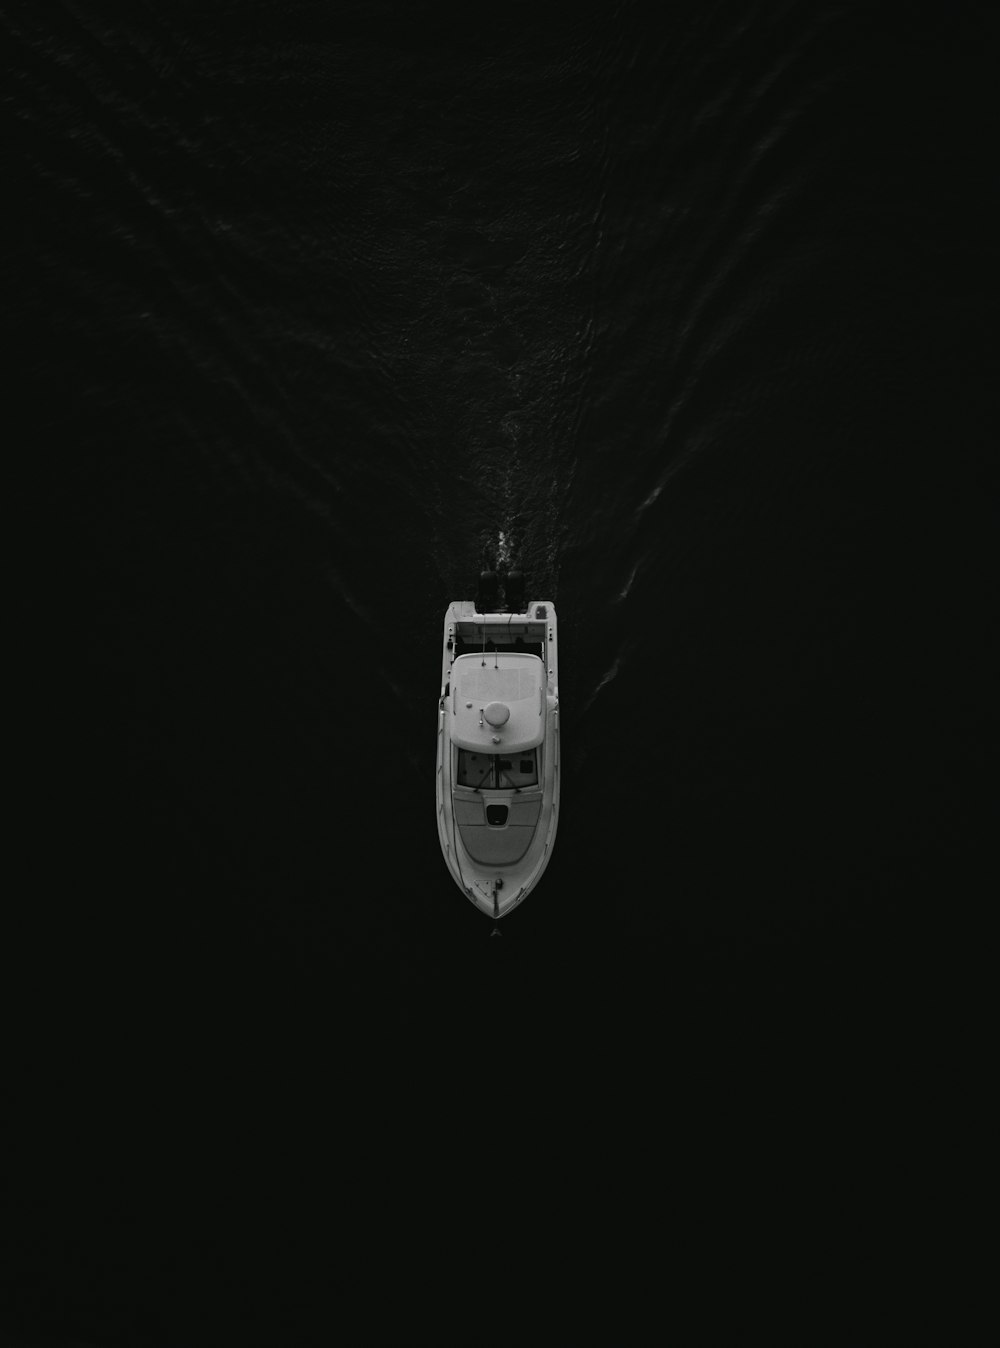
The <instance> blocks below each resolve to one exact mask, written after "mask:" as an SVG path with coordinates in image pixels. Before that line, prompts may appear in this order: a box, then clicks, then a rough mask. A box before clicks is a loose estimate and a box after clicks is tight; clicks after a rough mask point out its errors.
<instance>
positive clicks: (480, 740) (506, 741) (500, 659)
mask: <svg viewBox="0 0 1000 1348" xmlns="http://www.w3.org/2000/svg"><path fill="white" fill-rule="evenodd" d="M451 692H452V696H451V708H452V724H451V738H452V739H453V740H454V742H455V743H456V744H457V745H458V746H459V748H461V749H479V750H482V751H483V752H485V753H493V754H498V753H517V752H518V751H519V750H521V749H530V748H532V747H533V746H534V745H536V744H541V742H542V740H543V739H544V738H545V666H544V665H543V664H542V662H541V660H539V658H538V656H537V655H525V654H520V653H513V652H507V651H487V652H486V653H485V654H478V653H477V654H475V655H460V656H459V657H458V659H457V660H456V661H455V662H454V664H453V665H452V667H451ZM492 703H500V704H502V706H504V707H506V708H507V709H508V711H509V716H508V717H507V719H506V721H505V723H504V724H502V725H491V724H490V722H489V721H488V720H487V719H486V716H485V712H486V709H487V707H489V706H490V705H491V704H492ZM494 719H495V720H499V719H501V718H500V717H496V716H494Z"/></svg>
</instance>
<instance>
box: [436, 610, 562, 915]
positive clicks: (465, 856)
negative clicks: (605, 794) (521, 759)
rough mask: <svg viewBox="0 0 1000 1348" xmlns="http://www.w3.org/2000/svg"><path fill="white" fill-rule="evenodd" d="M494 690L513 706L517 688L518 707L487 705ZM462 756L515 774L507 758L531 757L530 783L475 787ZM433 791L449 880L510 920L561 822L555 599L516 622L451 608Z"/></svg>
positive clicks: (504, 777) (503, 781)
mask: <svg viewBox="0 0 1000 1348" xmlns="http://www.w3.org/2000/svg"><path fill="white" fill-rule="evenodd" d="M456 662H457V663H456ZM519 672H520V673H519ZM518 675H519V678H520V682H518ZM490 689H492V690H493V691H497V690H499V691H500V693H501V695H505V696H507V697H508V698H509V697H511V689H513V690H514V692H513V696H514V697H515V698H519V700H517V701H515V702H512V703H510V704H508V703H498V702H497V701H496V700H495V699H494V700H492V701H489V700H488V699H489V697H490ZM505 689H506V694H504V690H505ZM526 690H527V691H526ZM536 692H537V699H536ZM477 694H478V697H477ZM536 701H537V712H536V711H535V707H536ZM498 706H499V707H500V708H501V713H502V724H501V725H500V726H497V727H493V726H492V724H491V722H490V721H489V720H487V719H486V716H487V714H489V715H492V716H494V717H495V718H496V719H501V717H496V709H497V707H498ZM510 706H514V708H515V714H514V715H513V716H509V715H508V714H507V713H508V712H509V710H510ZM536 718H537V720H536ZM536 726H537V729H536ZM494 730H495V732H496V733H492V732H493V731H494ZM526 735H527V738H526V737H525V736H526ZM512 737H513V738H512ZM519 746H529V747H527V748H524V749H521V748H520V747H519ZM463 751H464V752H466V753H468V752H471V751H478V752H479V758H478V759H475V761H477V762H487V761H488V759H489V757H490V755H491V754H492V753H494V752H495V754H496V759H497V761H498V762H500V763H501V765H502V766H503V767H510V766H511V763H510V761H508V760H504V759H503V758H502V757H501V756H502V755H503V754H504V753H507V754H512V755H513V756H514V757H515V758H516V757H517V755H518V753H519V752H525V753H529V754H531V755H533V758H532V759H530V760H529V761H530V762H532V763H534V764H535V771H534V778H533V779H529V778H525V779H524V780H523V781H521V782H518V780H517V778H516V774H511V775H508V774H505V773H498V774H497V778H498V779H499V780H498V781H497V782H496V783H495V784H491V785H489V786H487V787H482V786H478V785H470V781H471V780H472V779H470V777H469V776H468V773H467V772H463V766H462V764H463V760H462V758H461V755H462V753H463ZM511 777H513V780H512V779H511ZM435 784H436V787H435V795H436V801H435V803H436V807H437V825H438V839H439V842H440V844H441V851H442V854H443V856H444V860H445V864H446V865H447V867H448V870H449V873H450V874H451V877H452V879H453V880H454V881H455V883H456V885H457V886H458V887H459V889H460V890H461V891H462V893H463V894H465V896H466V898H468V899H469V901H470V902H471V903H473V904H474V905H475V907H477V908H478V909H480V911H481V912H483V913H485V914H486V915H487V916H489V917H492V918H501V917H506V915H507V914H508V913H510V912H511V911H512V910H513V909H514V908H516V907H517V906H518V905H519V904H520V903H521V902H522V901H523V900H524V899H525V898H526V897H527V895H528V894H529V893H530V892H531V890H533V889H534V887H535V886H536V885H537V883H538V881H539V880H540V879H541V877H542V875H543V873H544V872H545V869H546V867H547V866H548V863H549V859H550V858H551V855H552V848H553V845H554V843H555V837H556V830H557V827H558V821H559V785H560V763H559V665H558V632H557V623H556V613H555V606H554V605H553V604H552V603H551V601H547V600H534V601H532V602H530V603H528V604H527V605H526V606H525V611H524V612H523V613H514V614H507V613H485V614H484V613H479V612H477V611H476V609H475V606H474V605H473V603H472V602H471V601H455V602H454V603H452V604H450V605H449V607H448V610H447V613H446V615H445V622H444V637H443V645H442V666H441V692H440V696H439V699H438V725H437V754H436V771H435Z"/></svg>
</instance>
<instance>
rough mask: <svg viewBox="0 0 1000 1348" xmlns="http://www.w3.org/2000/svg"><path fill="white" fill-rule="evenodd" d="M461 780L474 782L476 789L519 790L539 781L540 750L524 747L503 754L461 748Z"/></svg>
mask: <svg viewBox="0 0 1000 1348" xmlns="http://www.w3.org/2000/svg"><path fill="white" fill-rule="evenodd" d="M458 784H459V786H471V787H472V788H473V790H475V791H503V790H511V789H512V788H513V789H514V790H515V791H518V790H520V789H521V787H523V786H537V785H538V751H537V750H536V749H525V750H524V751H523V752H521V753H517V754H511V755H510V757H504V756H503V755H501V754H481V753H474V752H473V751H472V750H471V749H459V751H458Z"/></svg>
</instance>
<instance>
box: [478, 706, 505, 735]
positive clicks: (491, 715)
mask: <svg viewBox="0 0 1000 1348" xmlns="http://www.w3.org/2000/svg"><path fill="white" fill-rule="evenodd" d="M483 715H484V716H485V717H486V719H487V721H489V723H490V725H491V726H494V727H496V728H497V729H499V727H500V726H502V725H506V724H507V722H508V721H509V720H510V707H508V706H507V704H506V702H491V703H490V705H489V706H488V707H487V708H486V710H485V711H484V712H483Z"/></svg>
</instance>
